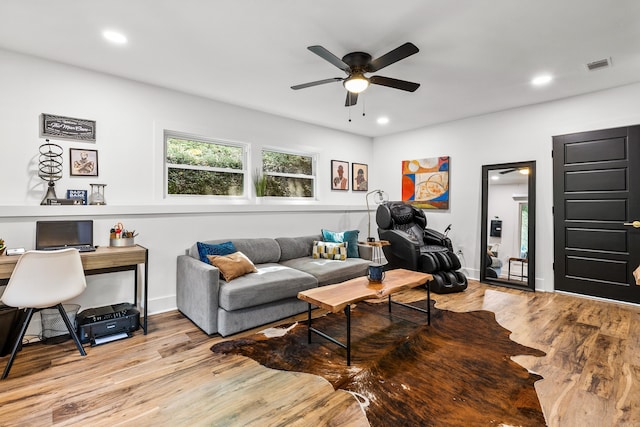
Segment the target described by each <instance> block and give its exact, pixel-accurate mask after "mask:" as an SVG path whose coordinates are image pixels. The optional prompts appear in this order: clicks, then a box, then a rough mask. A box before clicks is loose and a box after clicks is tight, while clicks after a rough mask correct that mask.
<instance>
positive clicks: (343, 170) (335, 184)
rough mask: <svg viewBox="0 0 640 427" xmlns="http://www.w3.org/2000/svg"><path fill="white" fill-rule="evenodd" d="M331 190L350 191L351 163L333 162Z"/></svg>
mask: <svg viewBox="0 0 640 427" xmlns="http://www.w3.org/2000/svg"><path fill="white" fill-rule="evenodd" d="M331 189H332V190H349V162H343V161H342V160H331Z"/></svg>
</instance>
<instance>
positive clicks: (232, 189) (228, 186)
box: [167, 168, 244, 196]
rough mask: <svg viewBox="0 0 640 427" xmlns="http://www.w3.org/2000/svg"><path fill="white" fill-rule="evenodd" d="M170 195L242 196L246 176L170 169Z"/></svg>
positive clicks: (168, 181) (168, 182)
mask: <svg viewBox="0 0 640 427" xmlns="http://www.w3.org/2000/svg"><path fill="white" fill-rule="evenodd" d="M167 184H168V193H169V194H194V195H206V196H242V193H243V188H244V175H243V174H241V173H227V172H213V171H206V170H196V169H178V168H169V173H168V180H167Z"/></svg>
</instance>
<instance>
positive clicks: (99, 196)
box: [89, 184, 107, 205]
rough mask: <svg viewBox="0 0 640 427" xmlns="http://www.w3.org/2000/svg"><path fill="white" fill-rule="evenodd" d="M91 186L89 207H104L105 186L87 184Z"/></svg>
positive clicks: (105, 202)
mask: <svg viewBox="0 0 640 427" xmlns="http://www.w3.org/2000/svg"><path fill="white" fill-rule="evenodd" d="M89 185H90V186H91V194H90V195H89V204H90V205H106V204H107V201H106V200H105V198H104V187H106V186H107V184H89Z"/></svg>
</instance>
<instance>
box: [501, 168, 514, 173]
mask: <svg viewBox="0 0 640 427" xmlns="http://www.w3.org/2000/svg"><path fill="white" fill-rule="evenodd" d="M517 170H518V169H516V168H511V169H505V170H503V171H500V175H504V174H505V173H511V172H515V171H517Z"/></svg>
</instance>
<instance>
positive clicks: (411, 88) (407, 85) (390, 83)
mask: <svg viewBox="0 0 640 427" xmlns="http://www.w3.org/2000/svg"><path fill="white" fill-rule="evenodd" d="M369 82H370V83H372V84H374V85H380V86H387V87H392V88H394V89H400V90H406V91H407V92H415V91H416V90H417V89H418V88H419V87H420V83H413V82H408V81H406V80H398V79H392V78H391V77H382V76H371V77H370V78H369Z"/></svg>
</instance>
